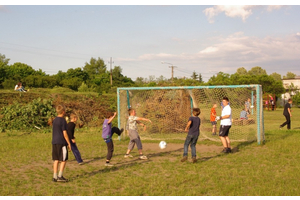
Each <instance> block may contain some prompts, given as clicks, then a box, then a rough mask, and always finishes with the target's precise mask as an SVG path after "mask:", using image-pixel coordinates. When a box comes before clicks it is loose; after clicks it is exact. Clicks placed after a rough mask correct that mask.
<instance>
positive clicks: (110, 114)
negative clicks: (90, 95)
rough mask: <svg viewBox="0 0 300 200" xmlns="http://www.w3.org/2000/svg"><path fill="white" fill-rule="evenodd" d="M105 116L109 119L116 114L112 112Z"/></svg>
mask: <svg viewBox="0 0 300 200" xmlns="http://www.w3.org/2000/svg"><path fill="white" fill-rule="evenodd" d="M104 116H105V118H106V119H108V118H110V117H112V116H114V113H113V112H111V111H107V112H106V113H105V115H104Z"/></svg>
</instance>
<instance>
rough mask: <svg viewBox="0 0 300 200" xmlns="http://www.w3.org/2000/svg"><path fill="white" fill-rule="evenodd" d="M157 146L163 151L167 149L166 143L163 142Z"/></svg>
mask: <svg viewBox="0 0 300 200" xmlns="http://www.w3.org/2000/svg"><path fill="white" fill-rule="evenodd" d="M158 146H159V148H160V149H165V148H166V147H167V143H166V142H165V141H161V142H160V143H159V145H158Z"/></svg>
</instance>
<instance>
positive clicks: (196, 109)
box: [193, 108, 201, 116]
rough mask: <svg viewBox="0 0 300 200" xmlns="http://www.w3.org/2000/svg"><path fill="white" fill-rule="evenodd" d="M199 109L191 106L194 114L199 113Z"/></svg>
mask: <svg viewBox="0 0 300 200" xmlns="http://www.w3.org/2000/svg"><path fill="white" fill-rule="evenodd" d="M200 113H201V111H200V108H193V115H194V116H198V115H200Z"/></svg>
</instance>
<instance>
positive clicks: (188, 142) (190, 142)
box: [183, 135, 199, 158]
mask: <svg viewBox="0 0 300 200" xmlns="http://www.w3.org/2000/svg"><path fill="white" fill-rule="evenodd" d="M198 137H199V136H194V135H187V136H186V139H185V142H184V148H183V149H184V152H183V156H187V155H188V148H189V145H191V151H192V158H194V157H196V144H197V141H198Z"/></svg>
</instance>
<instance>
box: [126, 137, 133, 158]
mask: <svg viewBox="0 0 300 200" xmlns="http://www.w3.org/2000/svg"><path fill="white" fill-rule="evenodd" d="M134 146H135V141H134V140H130V142H129V144H128V149H127V151H126V154H125V156H124V157H125V158H128V157H132V156H131V155H129V153H130V152H131V151H132V149H133V148H134Z"/></svg>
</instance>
